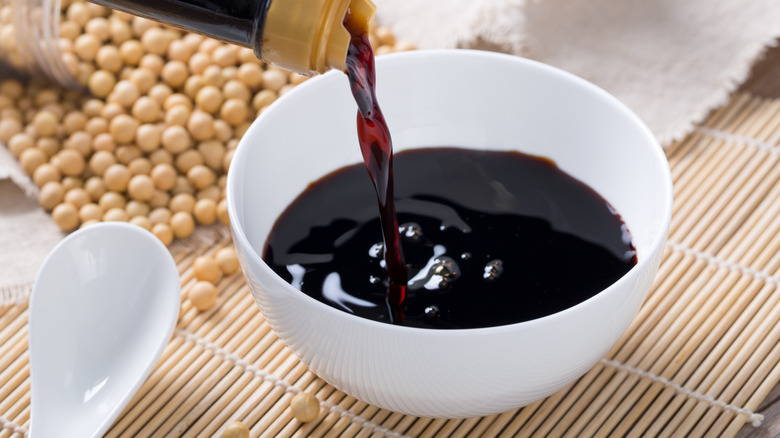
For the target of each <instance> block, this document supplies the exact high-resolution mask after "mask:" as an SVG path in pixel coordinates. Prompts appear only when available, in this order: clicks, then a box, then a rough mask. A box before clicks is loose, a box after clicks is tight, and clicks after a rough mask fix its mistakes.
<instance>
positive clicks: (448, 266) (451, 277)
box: [426, 256, 460, 289]
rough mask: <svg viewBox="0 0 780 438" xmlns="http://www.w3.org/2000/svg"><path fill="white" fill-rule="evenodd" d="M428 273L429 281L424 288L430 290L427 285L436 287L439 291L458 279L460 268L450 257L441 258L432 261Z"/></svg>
mask: <svg viewBox="0 0 780 438" xmlns="http://www.w3.org/2000/svg"><path fill="white" fill-rule="evenodd" d="M428 272H429V273H430V280H429V281H428V283H427V284H426V288H428V289H431V287H429V285H431V286H433V285H438V288H439V289H442V288H445V287H447V285H449V284H450V283H452V282H453V281H455V280H457V279H458V278H460V266H458V263H457V262H455V260H453V259H452V258H451V257H447V256H441V257H437V258H436V260H434V262H433V265H432V266H431V269H430V270H429V271H428Z"/></svg>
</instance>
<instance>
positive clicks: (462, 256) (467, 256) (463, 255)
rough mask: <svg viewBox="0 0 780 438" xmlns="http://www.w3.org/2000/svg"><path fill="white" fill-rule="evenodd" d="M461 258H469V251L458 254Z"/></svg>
mask: <svg viewBox="0 0 780 438" xmlns="http://www.w3.org/2000/svg"><path fill="white" fill-rule="evenodd" d="M460 258H461V260H471V253H470V252H464V253H463V254H461V255H460Z"/></svg>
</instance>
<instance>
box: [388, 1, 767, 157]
mask: <svg viewBox="0 0 780 438" xmlns="http://www.w3.org/2000/svg"><path fill="white" fill-rule="evenodd" d="M375 2H376V4H377V21H378V22H379V23H382V24H386V25H389V26H390V27H391V28H392V29H393V30H394V31H395V33H396V34H397V36H398V37H399V38H403V39H407V40H409V41H412V42H415V43H417V44H418V46H419V47H421V48H434V47H464V48H483V49H492V50H497V51H503V52H507V53H513V54H518V55H522V56H527V57H529V58H532V59H536V60H539V61H542V62H545V63H548V64H551V65H554V66H556V67H559V68H562V69H564V70H567V71H569V72H572V73H574V74H576V75H578V76H581V77H584V78H585V79H588V80H590V81H591V82H594V83H595V84H596V85H599V86H600V87H602V88H604V89H606V90H607V91H609V92H610V93H612V94H613V95H615V96H616V97H617V98H619V99H620V100H622V101H623V102H624V103H625V104H627V105H628V106H629V107H630V108H632V109H633V110H634V111H635V112H636V113H637V114H638V115H639V116H640V118H642V119H643V120H644V121H645V123H647V125H648V126H649V127H650V129H651V130H652V131H653V132H654V133H655V134H656V135H657V137H658V139H659V141H660V142H661V143H662V144H664V145H667V144H669V143H671V142H672V141H673V140H678V139H681V138H682V137H683V136H684V135H685V134H686V133H688V132H689V131H690V130H691V129H692V128H693V124H694V123H696V122H698V121H701V120H702V119H703V118H704V117H705V116H706V115H707V114H708V112H709V111H710V110H712V109H713V108H715V107H718V106H720V105H723V104H724V103H726V100H727V99H728V96H729V93H730V92H732V91H734V90H735V89H736V88H737V87H738V86H739V84H740V83H741V82H743V81H744V80H745V79H746V78H747V75H748V74H749V72H750V67H751V65H752V64H753V63H754V62H755V61H756V60H757V59H758V58H759V57H760V56H761V54H762V53H763V51H764V49H765V48H766V47H767V46H770V45H774V44H776V38H778V37H780V1H777V0H535V1H534V0H529V1H525V0H480V1H474V0H375Z"/></svg>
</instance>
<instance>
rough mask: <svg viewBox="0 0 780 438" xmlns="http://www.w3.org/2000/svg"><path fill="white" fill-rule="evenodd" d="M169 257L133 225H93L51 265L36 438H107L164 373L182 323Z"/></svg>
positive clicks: (37, 334) (43, 285)
mask: <svg viewBox="0 0 780 438" xmlns="http://www.w3.org/2000/svg"><path fill="white" fill-rule="evenodd" d="M180 302H181V297H180V285H179V275H178V271H177V269H176V264H175V263H174V261H173V258H172V257H171V255H170V253H169V252H168V249H167V248H166V247H165V246H164V245H163V244H162V243H161V242H160V241H159V240H158V239H157V238H156V237H155V236H154V235H153V234H151V233H149V232H148V231H146V230H144V229H142V228H140V227H137V226H135V225H130V224H126V223H119V222H110V223H101V224H96V225H92V226H90V227H88V228H85V229H83V230H79V231H77V232H74V233H73V234H71V235H69V236H68V237H66V238H65V239H64V240H63V241H62V242H60V243H59V245H57V246H56V247H55V248H54V250H52V252H51V253H50V254H49V255H48V257H47V258H46V260H45V262H44V263H43V266H42V267H41V269H40V271H39V272H38V276H37V277H36V279H35V283H34V285H33V289H32V295H31V297H30V315H29V343H30V363H31V365H30V366H31V368H30V376H31V379H32V380H31V386H32V400H31V403H32V412H31V419H30V420H31V425H30V437H32V438H46V437H60V438H70V437H78V438H85V437H98V436H102V434H103V433H104V432H105V431H106V430H107V429H108V428H109V427H110V426H111V424H112V423H113V421H114V420H115V419H116V417H117V416H118V415H119V414H120V413H121V412H122V410H123V409H124V407H125V406H126V405H127V403H128V402H129V401H130V399H131V397H132V396H133V395H134V394H135V392H136V391H137V390H138V388H139V387H140V386H141V384H142V383H143V381H144V380H145V379H146V377H147V376H148V375H149V373H150V372H151V371H152V369H153V368H154V366H155V364H156V363H157V360H158V359H159V357H160V355H161V354H162V351H163V349H164V348H165V346H166V345H167V343H168V341H169V340H170V337H171V333H172V332H173V328H174V326H175V324H176V320H177V319H178V314H179V304H180Z"/></svg>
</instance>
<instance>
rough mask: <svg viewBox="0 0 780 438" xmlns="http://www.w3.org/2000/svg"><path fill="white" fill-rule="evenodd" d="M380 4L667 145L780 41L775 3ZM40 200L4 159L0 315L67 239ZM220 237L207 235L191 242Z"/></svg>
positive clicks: (414, 26) (385, 11)
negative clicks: (504, 56) (617, 108)
mask: <svg viewBox="0 0 780 438" xmlns="http://www.w3.org/2000/svg"><path fill="white" fill-rule="evenodd" d="M375 2H376V4H377V20H378V22H379V23H381V24H386V25H389V26H390V27H391V28H392V29H393V30H394V32H395V33H396V34H397V35H398V37H399V38H400V39H406V40H409V41H412V42H414V43H416V44H417V45H418V46H419V47H421V48H433V47H464V48H481V49H489V50H497V51H504V52H507V53H513V54H518V55H522V56H527V57H530V58H534V59H537V60H540V61H542V62H546V63H549V64H552V65H555V66H557V67H560V68H562V69H564V70H568V71H570V72H572V73H575V74H577V75H580V76H582V77H584V78H586V79H588V80H590V81H592V82H594V83H596V84H597V85H599V86H601V87H602V88H605V89H606V90H607V91H609V92H611V93H612V94H614V95H615V96H617V97H618V98H619V99H621V100H623V102H625V103H626V104H627V105H628V106H629V107H631V108H632V109H633V110H634V111H636V112H637V113H638V114H639V116H640V117H641V118H642V119H644V120H645V122H646V123H647V124H648V125H649V126H650V128H651V129H652V130H653V132H655V133H656V135H657V136H658V138H659V140H660V141H661V142H662V143H664V144H668V143H670V142H671V141H672V140H674V139H679V138H681V137H682V136H684V135H685V134H686V133H687V132H688V131H689V130H690V129H692V127H693V124H694V123H695V122H697V121H700V120H701V119H702V118H703V117H705V116H706V114H707V112H708V111H709V110H711V109H713V108H715V107H717V106H719V105H722V104H724V103H725V102H726V100H727V98H728V94H729V93H730V92H731V91H733V90H734V89H735V88H736V87H737V86H738V85H739V84H740V82H742V81H744V79H745V78H746V76H747V74H748V73H749V70H750V66H751V64H752V63H753V62H754V61H755V60H756V59H757V58H758V57H759V56H760V55H761V53H762V51H763V50H764V48H765V47H767V46H768V45H772V44H774V43H775V39H776V38H777V37H778V36H780V1H778V0H529V1H526V0H375ZM486 80H489V78H486ZM380 86H381V85H380ZM3 179H5V180H7V181H5V182H3V181H2V180H3ZM10 181H13V183H12V182H10ZM19 187H22V189H20V188H19ZM25 192H26V193H27V194H28V195H29V197H27V198H25V196H24V193H25ZM35 193H36V190H35V187H34V185H33V184H32V183H31V182H30V181H29V179H28V178H26V177H25V176H24V174H23V172H21V170H20V169H19V168H18V165H17V164H16V163H15V162H14V161H13V158H12V157H10V156H9V154H8V153H7V150H5V149H4V148H3V147H0V306H2V305H6V304H9V303H13V302H15V301H18V300H24V299H26V298H27V295H28V293H29V290H30V288H31V286H32V282H33V279H34V277H35V273H36V272H37V270H38V268H39V266H40V263H41V262H42V261H43V259H44V258H45V256H46V254H47V253H48V252H49V251H50V250H51V248H53V246H54V245H55V244H56V243H57V242H58V241H59V240H61V238H62V233H61V232H59V231H58V230H57V229H56V227H55V226H54V225H53V224H52V222H51V220H50V218H49V216H48V214H47V213H45V212H43V211H42V210H41V209H40V208H39V207H37V205H36V203H35V201H34V199H35ZM223 232H224V228H223V229H222V231H220V232H217V233H216V234H215V233H214V232H213V229H212V230H210V231H209V230H207V229H203V228H199V230H198V233H197V236H195V238H194V239H195V240H194V241H196V242H197V241H198V240H200V239H206V240H208V239H209V238H210V237H213V236H215V235H216V236H218V235H220V234H221V233H223ZM189 242H193V240H190V241H189ZM183 244H184V245H187V244H188V243H187V242H184V243H183Z"/></svg>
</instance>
